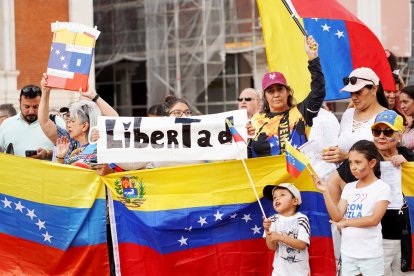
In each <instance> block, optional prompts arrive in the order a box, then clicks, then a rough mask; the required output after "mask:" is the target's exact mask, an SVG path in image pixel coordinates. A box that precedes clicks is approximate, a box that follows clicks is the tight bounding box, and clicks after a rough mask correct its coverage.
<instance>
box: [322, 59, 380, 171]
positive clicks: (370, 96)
mask: <svg viewBox="0 0 414 276" xmlns="http://www.w3.org/2000/svg"><path fill="white" fill-rule="evenodd" d="M343 83H344V85H345V87H344V88H342V89H341V91H348V92H350V93H351V100H352V103H353V107H352V108H348V109H347V110H346V111H345V112H344V114H343V115H342V119H341V130H340V132H339V137H338V145H337V146H333V147H329V148H327V149H325V150H324V152H323V153H322V159H323V160H324V161H326V162H329V163H340V162H342V161H344V160H345V159H347V158H348V151H349V149H350V148H351V146H352V145H353V144H355V143H356V142H357V141H359V140H363V139H366V140H370V141H372V140H373V136H372V133H371V126H372V124H373V123H374V120H375V117H376V116H377V115H378V114H379V113H380V112H382V111H384V110H386V109H388V102H387V99H386V98H385V95H384V89H383V88H382V84H381V82H380V80H379V77H378V76H377V74H375V72H374V71H373V70H372V69H370V68H367V67H360V68H357V69H355V70H354V71H352V72H351V73H350V74H349V76H348V77H345V78H344V79H343Z"/></svg>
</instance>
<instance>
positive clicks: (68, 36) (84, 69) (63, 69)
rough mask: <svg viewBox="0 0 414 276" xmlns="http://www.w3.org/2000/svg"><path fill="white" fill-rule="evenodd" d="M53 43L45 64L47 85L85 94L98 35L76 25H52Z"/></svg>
mask: <svg viewBox="0 0 414 276" xmlns="http://www.w3.org/2000/svg"><path fill="white" fill-rule="evenodd" d="M52 32H54V35H53V41H52V46H51V47H50V56H49V62H48V65H47V74H48V79H47V85H48V86H50V87H56V88H62V89H66V90H72V91H79V88H82V91H87V89H88V78H89V73H90V69H91V64H92V58H93V53H94V51H95V42H96V39H98V37H99V34H100V32H99V31H98V30H97V29H94V28H91V27H89V26H85V25H82V24H78V23H72V22H56V23H52Z"/></svg>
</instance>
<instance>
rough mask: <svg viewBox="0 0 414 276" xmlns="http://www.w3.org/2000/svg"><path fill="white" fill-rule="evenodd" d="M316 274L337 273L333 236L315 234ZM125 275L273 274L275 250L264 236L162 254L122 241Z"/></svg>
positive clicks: (312, 254)
mask: <svg viewBox="0 0 414 276" xmlns="http://www.w3.org/2000/svg"><path fill="white" fill-rule="evenodd" d="M312 243H314V244H315V245H317V246H315V247H312V246H311V247H310V248H309V254H310V266H311V275H312V276H330V275H332V276H333V275H335V258H334V257H333V256H332V252H333V245H332V240H331V238H321V237H314V238H311V244H312ZM119 252H120V259H121V260H122V262H121V274H122V275H141V276H145V275H148V276H150V275H151V276H152V275H188V274H189V273H190V272H191V273H190V274H194V275H239V276H243V275H246V276H247V275H249V276H250V275H271V273H272V270H273V268H272V263H273V256H274V252H273V251H270V250H269V249H268V248H267V246H266V242H265V241H264V240H263V239H256V240H245V241H239V242H229V243H222V244H218V245H214V246H205V247H201V248H197V249H189V250H183V251H180V252H175V253H170V254H165V255H161V254H159V253H157V252H156V251H154V250H153V249H151V248H148V247H144V246H140V245H137V244H132V243H122V244H120V245H119Z"/></svg>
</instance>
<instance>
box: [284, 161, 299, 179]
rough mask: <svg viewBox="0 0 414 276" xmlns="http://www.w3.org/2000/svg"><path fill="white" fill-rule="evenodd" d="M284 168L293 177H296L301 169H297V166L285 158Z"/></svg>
mask: <svg viewBox="0 0 414 276" xmlns="http://www.w3.org/2000/svg"><path fill="white" fill-rule="evenodd" d="M286 170H287V172H288V173H289V174H290V175H291V176H293V177H298V176H299V175H300V173H301V171H299V170H298V168H296V167H295V166H294V165H293V164H292V163H289V162H288V161H287V160H286Z"/></svg>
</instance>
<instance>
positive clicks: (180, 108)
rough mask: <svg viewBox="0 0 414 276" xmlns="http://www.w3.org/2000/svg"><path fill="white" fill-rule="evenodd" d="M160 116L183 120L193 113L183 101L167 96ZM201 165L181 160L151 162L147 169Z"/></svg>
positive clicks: (197, 162) (196, 162)
mask: <svg viewBox="0 0 414 276" xmlns="http://www.w3.org/2000/svg"><path fill="white" fill-rule="evenodd" d="M162 114H163V116H164V117H176V118H184V117H191V115H192V114H193V112H192V111H191V109H190V105H189V104H188V103H187V101H185V100H184V99H181V98H177V97H175V96H171V95H170V96H167V97H166V98H165V99H164V102H163V103H162ZM199 163H203V161H201V160H183V161H152V162H151V164H150V165H149V166H148V167H149V168H161V167H172V166H183V165H191V164H199Z"/></svg>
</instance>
